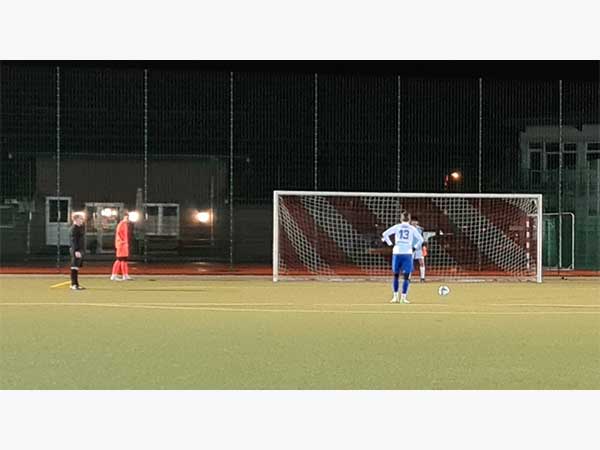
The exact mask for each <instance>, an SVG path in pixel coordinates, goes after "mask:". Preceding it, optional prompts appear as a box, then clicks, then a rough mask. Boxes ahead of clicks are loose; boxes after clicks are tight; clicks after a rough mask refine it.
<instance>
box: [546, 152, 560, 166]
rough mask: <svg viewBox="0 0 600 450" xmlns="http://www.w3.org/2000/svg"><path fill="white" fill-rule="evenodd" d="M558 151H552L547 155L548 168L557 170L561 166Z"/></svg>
mask: <svg viewBox="0 0 600 450" xmlns="http://www.w3.org/2000/svg"><path fill="white" fill-rule="evenodd" d="M558 156H559V155H558V153H551V154H549V155H547V158H548V159H547V160H546V169H547V170H557V169H558V167H559V158H558Z"/></svg>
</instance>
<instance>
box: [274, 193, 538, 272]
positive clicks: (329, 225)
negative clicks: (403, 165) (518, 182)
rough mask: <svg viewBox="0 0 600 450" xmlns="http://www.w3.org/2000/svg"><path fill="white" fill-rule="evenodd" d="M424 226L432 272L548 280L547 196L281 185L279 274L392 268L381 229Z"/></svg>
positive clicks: (277, 205) (276, 230) (277, 213)
mask: <svg viewBox="0 0 600 450" xmlns="http://www.w3.org/2000/svg"><path fill="white" fill-rule="evenodd" d="M402 211H406V212H408V213H410V214H411V216H412V217H413V218H417V219H418V221H419V225H420V226H421V227H423V237H424V239H425V241H426V243H427V253H428V255H427V257H426V258H425V265H426V267H427V277H428V278H433V279H444V280H450V281H452V280H455V281H458V280H472V281H475V280H511V281H512V280H523V281H537V282H541V281H542V228H543V227H542V223H543V221H542V196H541V195H538V194H418V193H417V194H414V193H413V194H407V193H371V192H311V191H275V192H274V193H273V281H278V280H280V279H302V278H305V279H307V278H308V279H325V280H335V279H351V278H362V279H371V278H373V279H375V278H380V277H382V276H389V275H390V261H391V253H392V249H391V247H388V246H386V245H385V243H383V242H382V241H381V233H382V232H383V231H384V230H386V229H387V228H388V227H390V226H392V225H394V224H396V223H398V222H399V220H400V213H401V212H402Z"/></svg>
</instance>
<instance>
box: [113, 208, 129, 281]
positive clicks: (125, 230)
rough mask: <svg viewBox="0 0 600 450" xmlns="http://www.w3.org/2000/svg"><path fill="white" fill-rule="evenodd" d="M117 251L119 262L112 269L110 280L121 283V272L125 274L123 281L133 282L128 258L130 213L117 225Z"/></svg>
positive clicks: (126, 213)
mask: <svg viewBox="0 0 600 450" xmlns="http://www.w3.org/2000/svg"><path fill="white" fill-rule="evenodd" d="M115 249H116V251H117V260H116V261H115V263H114V264H113V267H112V275H111V276H110V279H111V280H113V281H119V280H120V279H119V277H118V275H119V272H121V273H122V274H123V280H131V277H130V276H129V266H128V265H127V258H128V257H129V213H128V212H125V214H124V215H123V219H122V220H121V221H120V222H119V224H118V225H117V229H116V231H115Z"/></svg>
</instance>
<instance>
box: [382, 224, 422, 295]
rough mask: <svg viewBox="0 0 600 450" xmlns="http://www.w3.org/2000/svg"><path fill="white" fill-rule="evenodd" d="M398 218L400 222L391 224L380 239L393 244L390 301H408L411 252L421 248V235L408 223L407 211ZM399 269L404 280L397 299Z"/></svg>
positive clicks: (411, 267)
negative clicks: (392, 278)
mask: <svg viewBox="0 0 600 450" xmlns="http://www.w3.org/2000/svg"><path fill="white" fill-rule="evenodd" d="M400 220H401V223H399V224H396V225H393V226H392V227H390V228H388V229H387V230H385V231H384V232H383V235H382V236H383V237H382V240H383V241H385V242H386V244H387V245H390V246H391V245H393V246H394V249H393V251H392V272H393V274H394V281H393V283H392V287H393V291H394V296H393V297H392V303H410V302H409V301H408V299H407V298H406V295H407V294H408V285H409V283H410V274H411V273H412V271H413V252H414V249H420V248H421V245H422V244H423V236H421V234H419V232H418V231H417V229H416V228H415V227H413V226H412V225H411V224H410V223H409V222H410V216H409V214H408V213H406V212H403V213H402V217H401V219H400ZM392 235H393V236H394V243H393V244H392V241H391V240H390V236H392ZM400 271H402V276H403V277H404V281H403V282H402V295H401V297H400V299H398V284H399V281H398V278H399V277H400Z"/></svg>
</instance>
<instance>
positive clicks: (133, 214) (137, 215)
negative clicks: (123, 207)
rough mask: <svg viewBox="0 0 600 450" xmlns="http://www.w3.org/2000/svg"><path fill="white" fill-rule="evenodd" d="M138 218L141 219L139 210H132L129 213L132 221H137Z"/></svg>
mask: <svg viewBox="0 0 600 450" xmlns="http://www.w3.org/2000/svg"><path fill="white" fill-rule="evenodd" d="M138 220H140V213H139V212H137V211H131V212H130V213H129V221H130V222H134V223H135V222H137V221H138Z"/></svg>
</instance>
